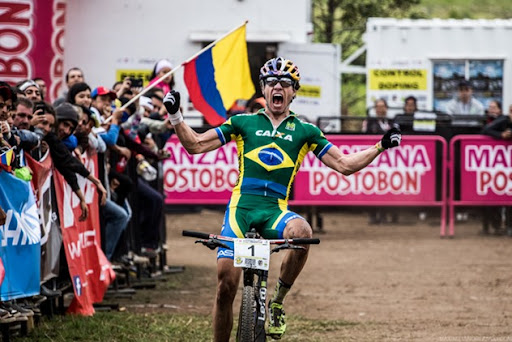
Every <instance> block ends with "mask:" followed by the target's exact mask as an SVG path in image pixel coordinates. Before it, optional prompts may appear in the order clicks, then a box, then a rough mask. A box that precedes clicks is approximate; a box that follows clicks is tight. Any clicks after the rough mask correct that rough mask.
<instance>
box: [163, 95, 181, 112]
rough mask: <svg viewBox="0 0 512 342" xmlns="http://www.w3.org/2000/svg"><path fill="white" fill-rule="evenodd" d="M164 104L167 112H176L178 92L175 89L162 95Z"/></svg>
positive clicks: (178, 105) (177, 108) (178, 99)
mask: <svg viewBox="0 0 512 342" xmlns="http://www.w3.org/2000/svg"><path fill="white" fill-rule="evenodd" d="M164 106H165V109H167V111H168V112H169V114H176V113H177V112H178V110H179V109H180V93H179V92H177V91H175V90H171V91H170V92H168V93H167V95H165V97H164Z"/></svg>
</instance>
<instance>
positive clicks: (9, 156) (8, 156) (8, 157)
mask: <svg viewBox="0 0 512 342" xmlns="http://www.w3.org/2000/svg"><path fill="white" fill-rule="evenodd" d="M13 160H14V147H13V148H11V149H10V150H7V151H6V152H4V153H2V154H1V155H0V163H1V164H3V165H5V166H11V163H12V161H13Z"/></svg>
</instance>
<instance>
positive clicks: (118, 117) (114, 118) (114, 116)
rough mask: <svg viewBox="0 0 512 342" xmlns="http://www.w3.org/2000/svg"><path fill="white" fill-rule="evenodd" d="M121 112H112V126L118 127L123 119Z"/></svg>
mask: <svg viewBox="0 0 512 342" xmlns="http://www.w3.org/2000/svg"><path fill="white" fill-rule="evenodd" d="M123 112H124V111H123V110H122V109H121V108H116V110H114V113H112V123H113V124H116V125H119V123H120V122H121V119H122V118H123Z"/></svg>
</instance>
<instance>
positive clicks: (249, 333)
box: [237, 285, 256, 342]
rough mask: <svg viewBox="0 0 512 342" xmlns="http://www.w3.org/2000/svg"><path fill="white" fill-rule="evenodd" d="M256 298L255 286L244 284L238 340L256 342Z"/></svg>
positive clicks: (239, 341) (240, 341)
mask: <svg viewBox="0 0 512 342" xmlns="http://www.w3.org/2000/svg"><path fill="white" fill-rule="evenodd" d="M255 309H256V299H255V297H254V287H253V286H249V285H246V286H244V290H243V294H242V303H241V305H240V315H239V319H238V332H237V341H238V342H254V323H255V319H256V318H255V317H256V313H255V311H254V310H255Z"/></svg>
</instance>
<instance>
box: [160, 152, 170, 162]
mask: <svg viewBox="0 0 512 342" xmlns="http://www.w3.org/2000/svg"><path fill="white" fill-rule="evenodd" d="M157 154H158V160H164V159H167V158H169V157H170V156H171V152H169V151H168V150H158V153H157Z"/></svg>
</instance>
